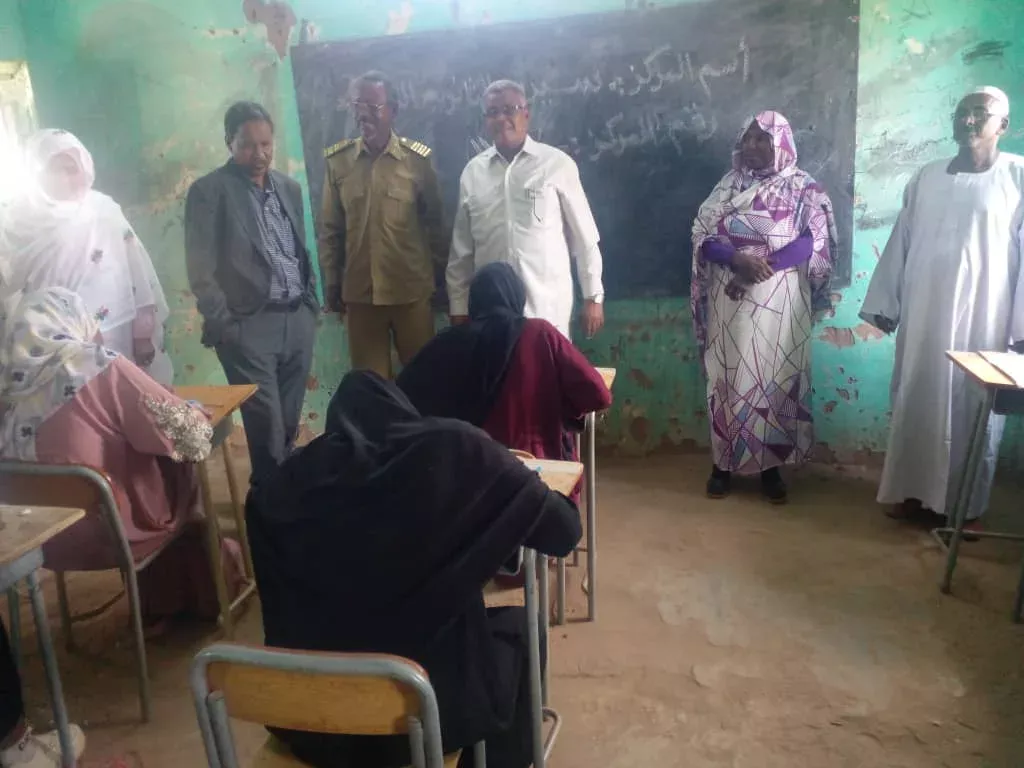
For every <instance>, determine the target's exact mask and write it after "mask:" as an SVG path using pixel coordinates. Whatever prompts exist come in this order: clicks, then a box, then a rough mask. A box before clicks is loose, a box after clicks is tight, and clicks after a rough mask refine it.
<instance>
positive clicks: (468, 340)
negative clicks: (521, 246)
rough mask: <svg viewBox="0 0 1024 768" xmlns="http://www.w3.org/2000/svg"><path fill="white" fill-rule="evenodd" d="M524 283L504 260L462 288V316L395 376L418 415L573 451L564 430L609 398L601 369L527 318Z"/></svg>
mask: <svg viewBox="0 0 1024 768" xmlns="http://www.w3.org/2000/svg"><path fill="white" fill-rule="evenodd" d="M525 305H526V286H525V285H524V283H523V281H522V279H521V278H520V277H519V275H518V274H516V272H515V270H514V269H513V268H512V267H511V266H509V265H508V264H504V263H495V264H488V265H487V266H485V267H483V268H482V269H480V270H479V271H478V272H477V273H476V277H474V278H473V282H472V284H471V285H470V289H469V316H470V320H469V322H468V323H465V324H463V325H458V326H455V327H453V328H449V329H448V330H446V331H444V332H443V333H441V334H440V335H438V336H437V337H435V338H434V339H433V340H432V341H431V342H430V343H429V344H427V345H426V346H425V347H424V348H423V349H422V350H421V351H420V352H419V354H418V355H416V357H414V358H413V360H412V362H411V363H409V365H408V366H406V367H405V369H404V370H403V371H402V373H401V374H400V375H399V376H398V382H397V383H398V386H399V388H400V389H401V390H402V391H403V392H404V393H405V394H406V396H407V397H408V398H409V400H411V401H412V403H413V405H415V406H416V409H417V410H418V411H419V412H420V413H422V414H423V415H424V416H440V417H445V418H451V419H460V420H462V421H467V422H469V423H470V424H473V425H474V426H477V427H480V428H482V429H483V430H484V431H485V432H487V433H488V434H489V435H490V436H491V437H493V438H494V439H495V440H497V441H498V442H499V443H502V444H503V445H505V446H507V447H508V448H514V449H516V450H520V451H526V452H528V453H531V454H533V455H534V456H536V457H537V458H540V459H572V458H574V453H575V449H574V447H573V441H571V440H567V439H566V433H567V432H568V431H579V430H580V429H582V425H583V418H584V416H586V414H588V413H591V412H593V411H602V410H604V409H606V408H607V407H608V406H610V405H611V402H612V396H611V392H609V391H608V387H606V386H605V384H604V381H603V380H602V379H601V376H600V374H599V373H598V372H597V370H596V369H595V368H594V366H592V365H591V364H590V363H589V362H588V361H587V359H586V358H585V357H584V356H583V355H582V354H581V353H580V352H579V351H578V350H577V349H576V348H575V347H574V346H573V345H572V343H571V342H570V341H569V340H568V339H566V338H565V336H563V335H562V334H561V333H560V332H559V331H558V330H557V329H556V328H555V326H553V325H551V323H549V322H547V321H546V320H540V319H527V318H526V317H525V316H524V315H523V308H524V307H525Z"/></svg>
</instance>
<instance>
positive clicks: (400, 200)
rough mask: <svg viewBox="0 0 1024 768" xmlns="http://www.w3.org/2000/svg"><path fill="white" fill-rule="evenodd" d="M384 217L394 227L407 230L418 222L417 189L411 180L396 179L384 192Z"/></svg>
mask: <svg viewBox="0 0 1024 768" xmlns="http://www.w3.org/2000/svg"><path fill="white" fill-rule="evenodd" d="M384 217H385V220H386V221H387V223H388V224H389V225H391V226H393V227H397V228H400V229H407V228H409V227H411V226H413V224H414V223H415V221H416V187H415V185H414V184H413V182H412V180H411V179H404V178H396V179H394V180H392V181H391V182H390V183H389V184H388V185H387V187H386V188H385V190H384Z"/></svg>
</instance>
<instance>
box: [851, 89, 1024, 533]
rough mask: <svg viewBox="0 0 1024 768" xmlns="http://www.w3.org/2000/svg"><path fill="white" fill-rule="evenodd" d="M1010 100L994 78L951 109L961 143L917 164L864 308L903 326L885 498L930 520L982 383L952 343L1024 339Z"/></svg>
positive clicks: (1019, 162) (951, 493) (942, 503)
mask: <svg viewBox="0 0 1024 768" xmlns="http://www.w3.org/2000/svg"><path fill="white" fill-rule="evenodd" d="M1009 116H1010V103H1009V99H1007V97H1006V94H1005V93H1003V92H1002V91H1000V90H999V89H997V88H991V87H985V88H980V89H978V90H976V91H974V92H972V93H969V94H968V95H967V96H965V97H964V98H963V99H962V100H961V101H960V103H959V104H958V105H957V108H956V112H955V113H954V115H953V135H954V138H955V139H956V142H957V144H959V146H960V151H959V152H958V153H957V155H956V157H954V158H953V159H952V160H940V161H937V162H934V163H931V164H929V165H926V166H925V167H924V168H922V169H921V170H919V171H918V172H917V174H916V175H915V176H914V178H913V179H911V181H910V183H909V184H908V185H907V188H906V190H905V192H904V196H903V210H902V211H901V212H900V215H899V219H898V220H897V222H896V226H895V228H894V230H893V232H892V235H891V236H890V238H889V242H888V245H886V248H885V252H884V253H883V254H882V258H881V261H879V263H878V267H877V269H876V270H875V274H874V276H873V277H872V279H871V285H870V286H869V288H868V292H867V295H866V296H865V298H864V306H863V307H862V309H861V317H863V318H864V319H865V320H866V321H867V322H869V323H872V324H873V325H875V326H876V327H877V328H879V329H881V330H882V331H885V332H886V333H892V332H893V331H894V330H896V329H897V328H898V329H899V330H898V332H897V335H896V361H895V366H894V369H893V376H892V424H891V432H890V435H889V447H888V451H887V453H886V458H885V468H884V470H883V472H882V484H881V487H880V489H879V492H878V500H879V502H882V503H884V504H894V505H896V506H895V507H894V508H893V509H892V510H890V511H889V512H888V513H887V514H889V516H890V517H892V518H894V519H897V520H908V521H911V522H918V523H926V524H928V525H932V524H934V523H935V522H937V518H938V517H939V516H940V515H942V514H944V513H946V512H948V511H949V510H951V508H952V506H953V503H954V502H955V494H956V492H957V487H958V484H959V481H960V477H961V475H962V472H963V469H964V462H965V459H966V454H967V449H968V447H969V445H968V443H969V441H970V433H971V429H972V426H973V423H972V422H973V420H974V418H976V415H977V409H978V406H979V401H980V399H981V395H980V393H979V392H978V391H977V388H976V387H972V386H970V384H969V383H968V382H967V380H966V378H965V376H964V375H963V373H962V372H960V371H958V370H954V366H953V365H952V364H951V363H950V362H949V360H948V359H947V358H946V351H947V350H969V351H981V350H996V351H1000V350H1006V349H1007V348H1008V347H1011V346H1013V348H1014V349H1016V350H1017V351H1020V349H1019V348H1018V344H1019V343H1020V342H1021V341H1024V270H1021V269H1020V260H1021V246H1022V242H1024V232H1022V225H1024V158H1022V157H1020V156H1017V155H1011V154H1007V153H1005V152H1000V151H999V148H998V144H999V139H1000V138H1001V137H1002V136H1003V135H1004V134H1005V133H1006V130H1007V127H1008V126H1009ZM1002 433H1003V418H1002V417H1000V416H996V415H993V416H992V417H991V418H990V420H989V423H988V428H987V433H986V437H987V449H986V451H985V454H984V456H983V459H982V463H981V467H980V469H979V472H978V482H977V485H976V486H975V487H974V488H973V489H972V491H973V492H972V495H971V499H972V503H971V508H970V509H968V510H967V520H968V526H967V527H968V529H970V528H975V529H977V528H979V527H980V522H979V520H978V518H979V517H980V516H981V514H982V513H983V512H984V511H985V508H986V507H987V505H988V497H989V491H990V489H991V485H992V479H993V475H994V473H995V465H996V457H997V454H998V450H999V442H1000V439H1001V438H1002Z"/></svg>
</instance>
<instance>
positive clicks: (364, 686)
mask: <svg viewBox="0 0 1024 768" xmlns="http://www.w3.org/2000/svg"><path fill="white" fill-rule="evenodd" d="M190 679H191V686H192V697H193V700H194V703H195V707H196V717H197V718H198V720H199V730H200V733H201V734H202V737H203V745H204V746H205V748H206V759H207V762H208V763H209V766H210V768H240V764H239V762H238V755H237V753H236V752H235V745H234V739H233V737H232V735H231V724H230V718H235V719H238V720H243V721H246V722H250V723H259V724H262V725H267V726H271V727H275V728H284V729H289V730H300V731H313V732H316V733H334V734H347V735H353V736H355V735H359V736H394V735H402V734H407V735H408V736H409V746H410V752H411V754H412V764H413V768H455V766H456V765H457V764H458V761H459V757H460V755H459V754H458V753H456V754H453V755H449V756H447V757H446V756H444V755H443V754H442V750H441V720H440V713H439V712H438V708H437V698H436V697H435V695H434V689H433V688H432V687H431V685H430V681H429V680H428V679H427V673H426V672H425V671H424V670H423V668H422V667H420V666H419V665H418V664H416V663H415V662H412V661H409V660H408V659H403V658H399V657H397V656H387V655H383V654H365V653H315V652H309V651H289V650H279V649H272V648H262V647H256V646H246V645H241V644H238V643H217V644H215V645H212V646H210V647H209V648H206V649H204V650H202V651H200V652H199V654H198V655H196V657H195V659H194V660H193V662H192V669H191V673H190ZM474 756H475V758H476V764H477V766H481V767H483V766H484V748H483V743H480V744H477V745H476V747H475V752H474ZM250 768H308V766H307V764H306V763H304V762H301V761H300V760H299V759H298V758H296V757H295V756H294V755H292V754H291V752H290V751H289V750H288V748H287V747H286V746H285V745H284V744H282V743H281V742H280V741H279V740H277V739H275V738H273V737H271V738H270V739H268V741H267V743H265V744H264V745H263V746H262V747H261V748H260V751H259V752H258V753H257V755H256V757H255V759H254V760H253V762H252V763H251V764H250Z"/></svg>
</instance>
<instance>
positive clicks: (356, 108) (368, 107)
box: [348, 101, 387, 117]
mask: <svg viewBox="0 0 1024 768" xmlns="http://www.w3.org/2000/svg"><path fill="white" fill-rule="evenodd" d="M386 106H387V104H371V103H370V102H368V101H350V102H349V103H348V107H349V109H351V110H352V111H353V112H369V113H370V114H371V115H373V116H375V117H380V113H381V112H383V111H384V107H386Z"/></svg>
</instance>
